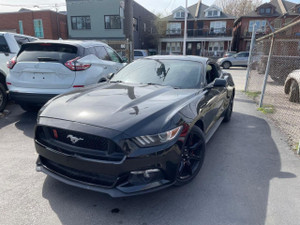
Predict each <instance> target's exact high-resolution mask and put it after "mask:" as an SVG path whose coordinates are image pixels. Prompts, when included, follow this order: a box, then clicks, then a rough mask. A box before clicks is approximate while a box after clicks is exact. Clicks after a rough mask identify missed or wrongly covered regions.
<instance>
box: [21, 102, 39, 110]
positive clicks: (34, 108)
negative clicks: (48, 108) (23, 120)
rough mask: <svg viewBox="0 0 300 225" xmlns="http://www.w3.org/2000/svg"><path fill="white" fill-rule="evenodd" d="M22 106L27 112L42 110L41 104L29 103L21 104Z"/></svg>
mask: <svg viewBox="0 0 300 225" xmlns="http://www.w3.org/2000/svg"><path fill="white" fill-rule="evenodd" d="M20 106H21V108H22V109H23V110H24V111H26V112H38V111H39V110H40V108H41V107H40V106H36V105H29V104H20Z"/></svg>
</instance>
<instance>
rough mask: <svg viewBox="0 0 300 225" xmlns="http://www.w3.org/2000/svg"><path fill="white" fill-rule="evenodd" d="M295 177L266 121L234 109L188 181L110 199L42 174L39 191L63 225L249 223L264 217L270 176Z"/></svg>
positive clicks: (255, 222) (244, 224)
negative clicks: (284, 165) (285, 166)
mask: <svg viewBox="0 0 300 225" xmlns="http://www.w3.org/2000/svg"><path fill="white" fill-rule="evenodd" d="M294 177H295V175H294V174H291V173H286V172H284V171H281V162H280V156H279V152H278V149H277V147H276V145H275V143H274V141H273V139H272V137H271V132H270V127H269V125H268V124H267V122H266V121H265V120H263V119H260V118H257V117H254V116H249V115H246V114H241V113H234V114H233V117H232V121H231V122H230V123H228V124H222V125H221V126H220V128H219V130H218V131H217V133H216V134H215V135H214V137H213V138H212V139H211V141H210V142H209V144H208V146H207V154H206V159H205V163H204V166H203V168H202V170H201V171H200V173H199V174H198V176H197V177H196V179H195V180H194V181H193V182H191V183H190V184H188V185H185V186H183V187H180V188H169V189H166V190H162V191H159V192H155V193H151V194H147V195H142V196H135V197H129V198H119V199H113V198H110V197H109V196H106V195H103V194H100V193H96V192H92V191H87V190H82V189H79V188H76V187H72V186H68V185H65V184H63V183H60V182H58V181H56V180H54V179H52V178H50V177H47V178H46V179H45V182H44V185H43V190H42V192H43V193H42V195H43V197H44V198H45V199H47V200H48V201H49V203H50V206H51V208H52V209H53V211H54V212H55V213H56V214H57V216H58V217H59V219H60V221H61V223H62V224H66V225H74V224H140V225H150V224H156V225H157V224H170V225H174V224H189V225H191V224H197V225H199V224H205V225H208V224H214V225H215V224H243V225H246V224H249V225H250V224H251V225H253V224H264V223H265V219H266V211H267V204H268V195H269V184H270V180H271V179H273V178H279V179H286V178H294Z"/></svg>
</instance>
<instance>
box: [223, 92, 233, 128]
mask: <svg viewBox="0 0 300 225" xmlns="http://www.w3.org/2000/svg"><path fill="white" fill-rule="evenodd" d="M232 110H233V97H232V98H231V99H230V102H229V105H228V106H227V109H226V111H225V114H224V119H223V122H225V123H227V122H229V121H230V119H231V115H232Z"/></svg>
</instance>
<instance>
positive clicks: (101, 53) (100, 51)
mask: <svg viewBox="0 0 300 225" xmlns="http://www.w3.org/2000/svg"><path fill="white" fill-rule="evenodd" d="M95 49H96V56H97V57H98V58H99V59H102V60H110V57H109V55H108V53H107V51H106V50H105V48H104V47H102V46H96V47H95Z"/></svg>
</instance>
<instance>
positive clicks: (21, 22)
mask: <svg viewBox="0 0 300 225" xmlns="http://www.w3.org/2000/svg"><path fill="white" fill-rule="evenodd" d="M19 30H20V34H24V30H23V21H22V20H19Z"/></svg>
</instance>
